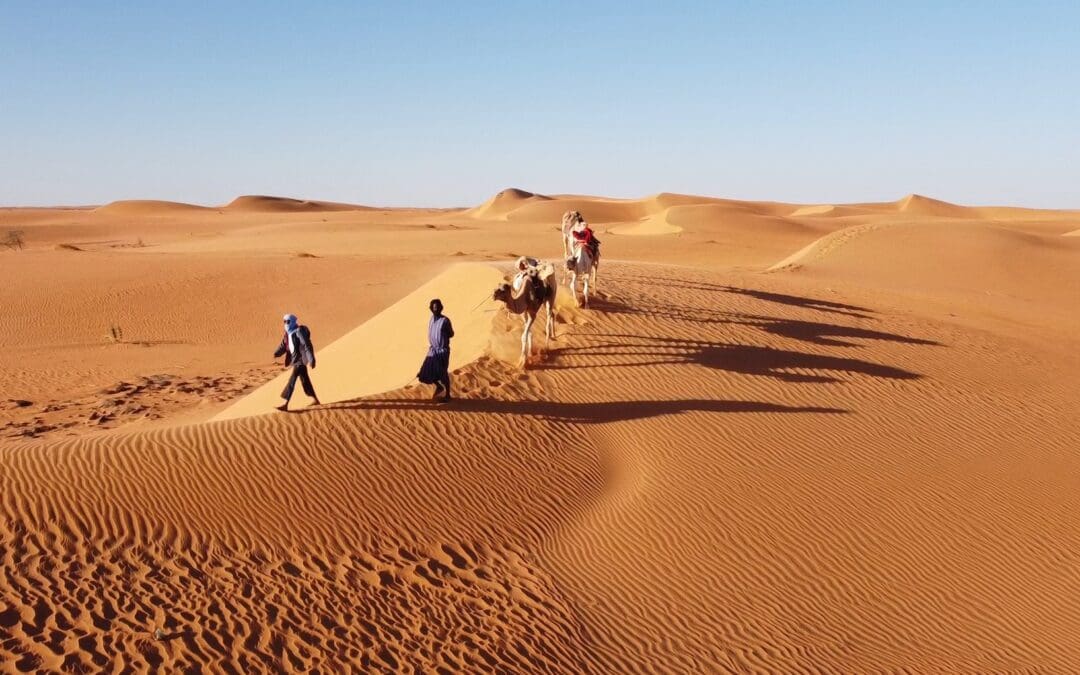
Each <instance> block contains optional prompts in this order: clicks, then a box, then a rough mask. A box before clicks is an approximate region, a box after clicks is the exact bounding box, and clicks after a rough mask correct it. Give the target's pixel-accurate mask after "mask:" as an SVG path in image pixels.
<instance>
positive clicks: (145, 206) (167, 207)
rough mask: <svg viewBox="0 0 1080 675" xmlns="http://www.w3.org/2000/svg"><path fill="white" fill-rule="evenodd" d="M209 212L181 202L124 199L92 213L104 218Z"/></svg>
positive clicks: (203, 207)
mask: <svg viewBox="0 0 1080 675" xmlns="http://www.w3.org/2000/svg"><path fill="white" fill-rule="evenodd" d="M209 210H210V209H208V208H207V207H205V206H197V205H195V204H185V203H183V202H166V201H161V200H157V199H125V200H122V201H116V202H110V203H108V204H105V205H104V206H99V207H97V208H96V209H94V210H93V212H94V213H96V214H99V215H104V216H161V215H173V214H177V213H180V214H189V213H197V212H199V211H209Z"/></svg>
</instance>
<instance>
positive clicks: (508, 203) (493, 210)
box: [465, 188, 562, 219]
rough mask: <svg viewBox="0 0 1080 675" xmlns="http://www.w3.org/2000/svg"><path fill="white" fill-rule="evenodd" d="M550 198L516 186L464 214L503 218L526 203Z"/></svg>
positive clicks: (477, 216)
mask: <svg viewBox="0 0 1080 675" xmlns="http://www.w3.org/2000/svg"><path fill="white" fill-rule="evenodd" d="M550 199H551V197H547V196H545V195H540V194H535V193H532V192H527V191H525V190H519V189H517V188H507V189H505V190H502V191H501V192H499V193H498V194H496V195H495V196H494V197H492V198H491V199H489V200H487V201H486V202H484V203H483V204H481V205H480V206H477V207H474V208H472V209H469V210H468V211H466V212H465V213H466V215H469V216H473V217H475V218H489V219H505V218H506V216H507V215H508V214H509V213H511V212H512V211H515V210H517V209H519V208H521V207H522V206H524V205H526V204H534V203H536V202H545V201H548V200H550ZM561 215H562V214H560V216H561Z"/></svg>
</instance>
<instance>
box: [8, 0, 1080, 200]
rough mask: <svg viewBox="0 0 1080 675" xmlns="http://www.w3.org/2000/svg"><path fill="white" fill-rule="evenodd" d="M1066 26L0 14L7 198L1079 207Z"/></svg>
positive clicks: (246, 12) (832, 6)
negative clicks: (694, 198)
mask: <svg viewBox="0 0 1080 675" xmlns="http://www.w3.org/2000/svg"><path fill="white" fill-rule="evenodd" d="M886 4H888V6H887V7H886V6H885V5H886ZM1078 26H1080V3H1076V2H1030V3H1021V2H1015V3H992V2H951V3H948V2H945V3H938V2H925V3H924V2H907V3H877V2H869V1H867V2H850V3H844V2H831V3H830V2H819V3H803V2H783V3H781V2H749V1H748V2H740V3H726V2H663V3H660V2H650V3H646V2H634V1H623V2H591V3H590V2H584V3H561V2H550V3H536V2H513V1H507V2H471V3H447V2H409V1H400V2H385V3H360V2H356V3H350V2H340V3H332V2H322V3H320V2H308V3H303V5H302V6H301V3H284V2H282V3H273V2H250V3H220V6H219V3H212V2H197V1H193V2H140V3H121V2H108V3H106V2H92V1H87V2H47V1H26V2H16V1H3V0H0V158H2V161H0V204H8V205H13V204H24V205H46V204H88V203H102V202H107V201H112V200H114V199H130V198H155V199H173V200H179V201H191V202H197V203H203V204H214V203H224V202H226V201H228V200H230V199H231V198H232V197H234V196H236V195H239V194H251V193H259V194H281V195H287V196H297V197H305V198H312V199H332V200H340V201H351V202H359V203H369V204H383V205H418V206H454V205H470V204H474V203H477V202H479V201H482V200H483V199H486V198H487V197H489V196H490V195H491V194H493V193H495V192H496V191H498V190H499V189H502V188H504V187H510V186H513V187H521V188H524V189H528V190H533V191H539V192H547V193H567V192H573V193H588V194H602V195H609V196H618V197H636V196H643V195H647V194H652V193H656V192H661V191H669V192H685V193H696V194H708V195H715V196H727V197H736V198H748V199H774V200H780V201H795V202H839V201H863V200H886V199H895V198H898V197H900V196H902V195H904V194H906V193H909V192H919V193H923V194H929V195H931V196H935V197H939V198H943V199H947V200H950V201H957V202H962V203H971V204H1024V205H1031V206H1045V207H1071V208H1080V39H1078V38H1077V34H1078V33H1077V30H1078V28H1077V27H1078Z"/></svg>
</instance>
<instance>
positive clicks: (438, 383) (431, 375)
mask: <svg viewBox="0 0 1080 675" xmlns="http://www.w3.org/2000/svg"><path fill="white" fill-rule="evenodd" d="M428 309H430V310H431V319H430V320H429V321H428V345H429V346H428V353H427V358H425V359H424V363H423V364H422V365H421V366H420V372H419V373H418V374H417V378H418V379H419V380H420V381H421V382H423V383H424V384H434V385H435V394H434V395H432V398H434V399H436V400H440V401H442V402H443V403H446V402H447V401H449V400H450V338H452V337H454V327H453V326H452V325H451V324H450V319H449V318H448V317H445V316H443V313H442V311H443V304H442V301H441V300H439V299H438V298H435V299H434V300H432V301H431V302H430V303H428ZM440 394H441V397H440Z"/></svg>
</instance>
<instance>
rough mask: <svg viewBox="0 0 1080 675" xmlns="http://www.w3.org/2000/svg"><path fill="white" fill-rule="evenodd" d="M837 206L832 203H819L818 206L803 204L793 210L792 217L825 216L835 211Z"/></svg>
mask: <svg viewBox="0 0 1080 675" xmlns="http://www.w3.org/2000/svg"><path fill="white" fill-rule="evenodd" d="M835 212H836V207H835V206H833V205H832V204H819V205H817V206H803V207H800V208H797V209H795V210H794V211H792V212H791V215H792V217H799V216H824V215H827V214H830V213H835Z"/></svg>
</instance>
